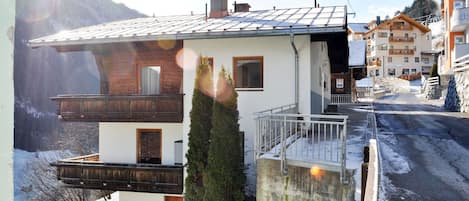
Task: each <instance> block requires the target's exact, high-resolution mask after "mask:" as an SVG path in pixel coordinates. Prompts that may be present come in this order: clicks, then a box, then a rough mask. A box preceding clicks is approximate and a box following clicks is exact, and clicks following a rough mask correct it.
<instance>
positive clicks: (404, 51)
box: [389, 49, 414, 55]
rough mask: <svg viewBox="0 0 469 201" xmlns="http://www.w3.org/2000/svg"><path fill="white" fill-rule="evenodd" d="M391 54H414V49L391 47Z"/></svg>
mask: <svg viewBox="0 0 469 201" xmlns="http://www.w3.org/2000/svg"><path fill="white" fill-rule="evenodd" d="M389 54H390V55H413V54H414V50H413V49H389Z"/></svg>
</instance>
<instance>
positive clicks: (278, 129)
mask: <svg viewBox="0 0 469 201" xmlns="http://www.w3.org/2000/svg"><path fill="white" fill-rule="evenodd" d="M347 118H348V117H347V116H342V115H311V114H264V115H259V116H258V117H257V118H256V137H255V150H256V157H257V158H260V157H274V158H280V159H281V169H282V172H283V173H284V174H286V173H287V171H288V169H287V161H300V162H305V163H310V164H311V165H314V164H319V165H325V166H333V167H336V169H337V170H338V171H340V175H341V181H342V182H345V167H346V139H347Z"/></svg>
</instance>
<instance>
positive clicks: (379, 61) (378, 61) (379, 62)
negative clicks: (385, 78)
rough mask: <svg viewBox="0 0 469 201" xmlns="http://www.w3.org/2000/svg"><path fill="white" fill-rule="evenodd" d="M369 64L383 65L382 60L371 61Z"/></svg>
mask: <svg viewBox="0 0 469 201" xmlns="http://www.w3.org/2000/svg"><path fill="white" fill-rule="evenodd" d="M368 66H381V60H375V61H370V62H369V63H368Z"/></svg>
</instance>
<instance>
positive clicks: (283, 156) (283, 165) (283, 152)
mask: <svg viewBox="0 0 469 201" xmlns="http://www.w3.org/2000/svg"><path fill="white" fill-rule="evenodd" d="M286 129H287V116H283V129H282V131H281V133H280V136H281V137H280V140H281V142H280V143H281V146H282V149H281V153H280V157H281V160H280V165H281V171H282V173H283V175H287V174H288V167H287V164H286V163H287V161H286V159H287V156H286V155H287V153H286V143H285V135H286Z"/></svg>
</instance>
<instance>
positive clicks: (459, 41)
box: [454, 36, 464, 44]
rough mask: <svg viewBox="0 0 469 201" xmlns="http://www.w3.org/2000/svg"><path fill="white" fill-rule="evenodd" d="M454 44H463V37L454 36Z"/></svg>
mask: <svg viewBox="0 0 469 201" xmlns="http://www.w3.org/2000/svg"><path fill="white" fill-rule="evenodd" d="M454 43H455V44H464V36H454Z"/></svg>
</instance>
